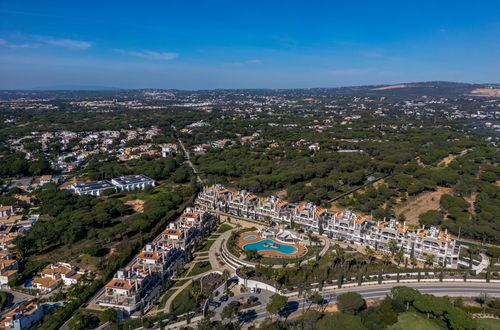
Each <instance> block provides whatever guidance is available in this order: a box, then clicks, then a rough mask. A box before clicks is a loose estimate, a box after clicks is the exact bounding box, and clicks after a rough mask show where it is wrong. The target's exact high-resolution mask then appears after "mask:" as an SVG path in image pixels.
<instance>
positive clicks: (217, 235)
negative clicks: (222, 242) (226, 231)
mask: <svg viewBox="0 0 500 330" xmlns="http://www.w3.org/2000/svg"><path fill="white" fill-rule="evenodd" d="M219 236H220V234H213V235H212V236H210V239H216V238H218V237H219Z"/></svg>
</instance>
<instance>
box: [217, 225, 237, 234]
mask: <svg viewBox="0 0 500 330" xmlns="http://www.w3.org/2000/svg"><path fill="white" fill-rule="evenodd" d="M230 229H233V227H232V226H230V225H228V224H225V223H223V224H222V225H220V227H219V229H217V233H218V234H222V233H225V232H226V231H228V230H230Z"/></svg>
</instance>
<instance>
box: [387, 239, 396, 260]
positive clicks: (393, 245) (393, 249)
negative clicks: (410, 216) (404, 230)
mask: <svg viewBox="0 0 500 330" xmlns="http://www.w3.org/2000/svg"><path fill="white" fill-rule="evenodd" d="M397 249H398V242H397V241H396V240H395V239H391V240H390V241H389V250H391V254H392V255H393V256H394V253H396V251H397Z"/></svg>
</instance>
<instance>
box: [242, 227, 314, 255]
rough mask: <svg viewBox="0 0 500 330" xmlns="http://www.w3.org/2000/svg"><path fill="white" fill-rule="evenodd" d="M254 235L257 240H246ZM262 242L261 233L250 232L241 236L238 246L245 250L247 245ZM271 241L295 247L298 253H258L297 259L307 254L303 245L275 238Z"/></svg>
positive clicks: (265, 251)
mask: <svg viewBox="0 0 500 330" xmlns="http://www.w3.org/2000/svg"><path fill="white" fill-rule="evenodd" d="M252 235H254V236H256V238H255V239H249V240H245V238H246V237H247V236H252ZM262 240H264V238H262V237H261V236H260V235H259V233H257V232H255V231H250V232H246V233H243V234H241V235H240V237H239V238H238V243H237V244H238V247H239V248H240V249H242V250H243V246H245V245H247V244H251V243H257V242H260V241H262ZM269 240H271V241H273V242H276V243H277V244H282V245H291V246H294V247H295V248H297V251H296V252H295V253H291V254H288V253H282V252H279V251H274V250H263V251H258V253H259V254H260V255H262V256H264V257H274V258H295V257H300V256H303V255H304V254H305V253H306V252H307V249H306V248H305V247H304V246H303V245H300V244H297V243H285V242H281V241H279V240H277V239H274V238H270V239H269Z"/></svg>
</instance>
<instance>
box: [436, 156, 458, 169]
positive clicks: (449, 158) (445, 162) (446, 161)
mask: <svg viewBox="0 0 500 330" xmlns="http://www.w3.org/2000/svg"><path fill="white" fill-rule="evenodd" d="M457 156H458V155H448V156H446V157H444V158H443V159H442V160H441V161H440V162H439V164H438V166H444V167H446V166H448V165H449V164H450V163H451V162H452V161H454V160H455V158H457Z"/></svg>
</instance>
